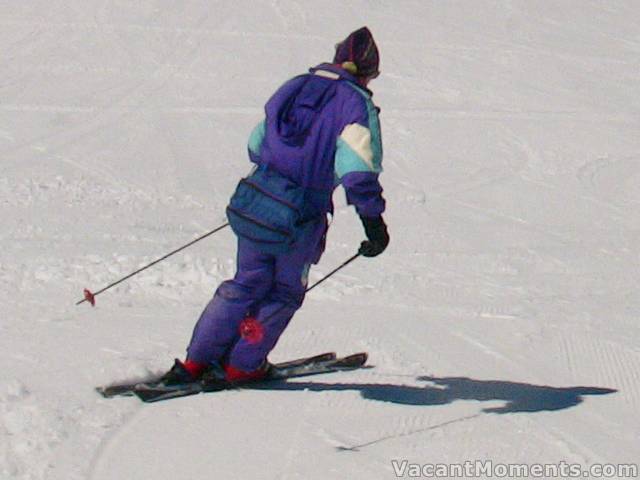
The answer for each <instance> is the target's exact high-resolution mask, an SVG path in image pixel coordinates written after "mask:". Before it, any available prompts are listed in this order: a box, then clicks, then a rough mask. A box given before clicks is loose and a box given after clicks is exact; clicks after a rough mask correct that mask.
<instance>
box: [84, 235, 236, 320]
mask: <svg viewBox="0 0 640 480" xmlns="http://www.w3.org/2000/svg"><path fill="white" fill-rule="evenodd" d="M227 226H229V224H228V223H225V224H224V225H220V226H219V227H217V228H214V229H213V230H211V231H210V232H207V233H205V234H204V235H201V236H200V237H198V238H196V239H195V240H192V241H190V242H189V243H187V244H186V245H183V246H182V247H180V248H177V249H175V250H174V251H172V252H169V253H167V254H166V255H165V256H164V257H162V258H159V259H157V260H155V261H153V262H151V263H150V264H148V265H145V266H144V267H142V268H139V269H138V270H136V271H135V272H132V273H130V274H129V275H127V276H126V277H122V278H121V279H120V280H117V281H115V282H113V283H112V284H110V285H107V286H106V287H104V288H102V289H100V290H98V291H97V292H95V293H93V292H91V290H89V289H88V288H85V289H84V298H83V299H82V300H80V301H78V302H76V305H80V304H81V303H84V302H89V303H90V304H91V305H92V306H94V307H95V305H96V299H95V297H96V296H97V295H100V294H101V293H102V292H105V291H107V290H109V289H110V288H112V287H115V286H116V285H118V284H120V283H122V282H124V281H125V280H128V279H129V278H131V277H133V276H134V275H137V274H138V273H140V272H142V271H144V270H146V269H147V268H149V267H152V266H154V265H155V264H157V263H160V262H161V261H163V260H166V259H167V258H169V257H170V256H171V255H174V254H176V253H178V252H181V251H182V250H184V249H185V248H187V247H190V246H191V245H193V244H194V243H197V242H199V241H200V240H204V239H205V238H207V237H208V236H210V235H213V234H214V233H216V232H219V231H220V230H222V229H223V228H225V227H227Z"/></svg>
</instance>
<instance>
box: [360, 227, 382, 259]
mask: <svg viewBox="0 0 640 480" xmlns="http://www.w3.org/2000/svg"><path fill="white" fill-rule="evenodd" d="M360 220H362V225H363V226H364V232H365V234H366V235H367V240H365V241H364V242H362V244H361V245H360V250H359V251H358V253H360V255H363V256H365V257H376V256H378V255H380V254H381V253H382V252H384V249H385V248H387V245H389V233H388V232H387V225H386V224H385V223H384V220H383V219H382V217H360Z"/></svg>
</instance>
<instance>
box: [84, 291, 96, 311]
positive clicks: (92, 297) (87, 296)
mask: <svg viewBox="0 0 640 480" xmlns="http://www.w3.org/2000/svg"><path fill="white" fill-rule="evenodd" d="M84 299H85V300H86V301H87V302H89V303H90V304H91V306H92V307H95V306H96V296H95V295H94V294H93V293H91V291H90V290H89V289H88V288H85V289H84Z"/></svg>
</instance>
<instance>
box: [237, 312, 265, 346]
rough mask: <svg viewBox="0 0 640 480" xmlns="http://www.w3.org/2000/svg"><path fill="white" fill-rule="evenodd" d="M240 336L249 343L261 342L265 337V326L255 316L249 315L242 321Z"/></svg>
mask: <svg viewBox="0 0 640 480" xmlns="http://www.w3.org/2000/svg"><path fill="white" fill-rule="evenodd" d="M240 336H241V337H242V338H243V339H244V340H245V341H246V342H247V343H251V344H255V343H260V342H261V341H262V339H263V338H264V327H263V326H262V324H261V323H260V322H259V321H258V320H256V319H255V318H254V317H247V318H245V319H244V320H242V322H240Z"/></svg>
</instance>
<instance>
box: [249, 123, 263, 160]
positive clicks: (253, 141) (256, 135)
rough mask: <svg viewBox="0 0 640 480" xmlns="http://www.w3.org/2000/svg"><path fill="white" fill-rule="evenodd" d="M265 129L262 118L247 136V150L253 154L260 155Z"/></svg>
mask: <svg viewBox="0 0 640 480" xmlns="http://www.w3.org/2000/svg"><path fill="white" fill-rule="evenodd" d="M265 129H266V123H265V120H262V121H261V122H260V123H259V124H258V125H256V126H255V128H254V129H253V131H252V132H251V135H250V136H249V150H251V152H252V153H253V154H255V155H260V147H262V141H263V140H264V133H265Z"/></svg>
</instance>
